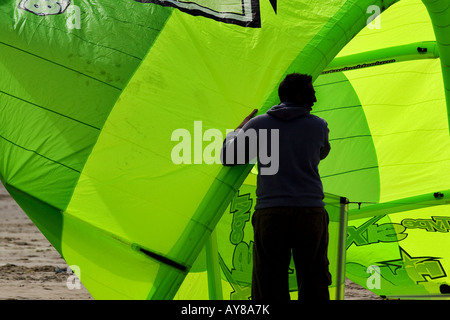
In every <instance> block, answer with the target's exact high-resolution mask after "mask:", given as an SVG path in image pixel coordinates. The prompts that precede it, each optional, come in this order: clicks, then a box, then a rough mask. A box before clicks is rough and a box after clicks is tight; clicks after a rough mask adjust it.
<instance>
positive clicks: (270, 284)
mask: <svg viewBox="0 0 450 320" xmlns="http://www.w3.org/2000/svg"><path fill="white" fill-rule="evenodd" d="M278 95H279V98H280V101H281V103H280V104H279V105H276V106H274V107H272V108H271V109H270V110H268V111H267V113H266V114H262V115H259V116H256V117H254V118H252V116H253V114H254V112H255V110H254V111H253V112H252V114H250V115H249V116H248V117H247V118H246V119H245V120H244V121H243V122H242V124H241V125H240V126H239V127H238V128H237V131H238V132H237V134H236V133H234V134H232V135H228V136H227V139H226V140H225V143H224V146H223V149H222V157H223V158H222V163H224V165H236V164H239V163H237V162H236V159H237V157H236V154H237V156H239V152H245V153H246V162H249V161H251V158H252V156H251V155H248V153H249V150H251V149H252V146H251V144H252V143H253V144H255V141H252V140H251V139H249V140H250V141H249V142H248V143H247V145H246V148H245V149H243V150H240V149H239V148H236V146H237V145H238V143H236V141H238V140H239V139H240V138H242V137H243V136H245V134H246V132H249V131H252V130H254V131H256V132H257V133H258V135H257V136H258V142H257V150H258V151H257V154H258V155H259V157H258V162H257V163H258V171H259V174H258V178H257V190H256V196H257V200H256V206H255V213H254V215H253V217H252V224H253V227H254V247H253V278H252V299H253V300H257V299H289V298H290V295H289V284H288V268H289V264H290V260H291V252H292V256H293V259H294V263H295V268H296V271H297V283H298V287H299V297H298V298H299V300H313V299H314V300H318V299H320V300H328V299H329V293H328V286H329V285H330V284H331V275H330V273H329V271H328V265H329V262H328V257H327V247H328V214H327V212H326V211H325V209H324V205H325V204H324V202H323V198H324V194H323V187H322V182H321V179H320V176H319V170H318V165H319V162H320V160H322V159H324V158H325V157H326V156H327V155H328V153H329V151H330V144H329V142H328V132H329V130H328V126H327V123H326V122H325V120H323V119H321V118H319V117H317V116H314V115H311V114H310V111H311V110H312V106H313V105H314V103H315V102H316V101H317V100H316V96H315V91H314V88H313V85H312V78H311V76H308V75H303V74H298V73H293V74H289V75H287V76H286V78H285V79H284V80H283V81H282V82H281V84H280V86H279V88H278ZM261 129H266V130H267V132H269V131H276V132H277V133H278V134H277V135H272V134H269V135H268V136H267V139H265V140H266V141H265V143H266V144H267V145H266V146H265V147H264V145H261V138H262V135H261V132H266V131H261ZM274 137H277V138H278V141H276V145H274V141H273V139H274ZM271 139H272V141H270V140H271ZM253 147H254V146H253ZM262 147H264V148H266V149H267V150H269V152H271V153H274V152H278V155H277V157H276V158H277V161H278V164H277V170H276V172H273V170H271V171H268V172H269V174H264V173H263V171H262V170H263V169H264V168H267V166H268V164H267V163H262V161H261V160H260V158H261V155H260V152H261V148H262ZM238 149H239V150H238ZM241 149H242V148H241ZM230 152H231V153H236V154H235V155H234V158H233V157H230V158H232V161H231V162H229V161H230V159H229V158H227V154H229V153H230ZM271 155H272V156H273V154H271ZM241 163H242V162H241Z"/></svg>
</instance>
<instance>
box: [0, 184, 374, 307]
mask: <svg viewBox="0 0 450 320" xmlns="http://www.w3.org/2000/svg"><path fill="white" fill-rule="evenodd" d="M0 221H1V223H0V299H1V300H11V299H12V300H30V299H31V300H92V299H93V298H92V296H91V295H90V294H89V292H88V291H87V290H86V288H85V287H84V286H83V285H82V284H81V285H80V286H79V288H77V287H75V288H71V289H70V288H69V287H70V285H69V286H68V285H67V284H68V282H69V284H70V283H72V284H74V283H75V281H76V279H75V280H73V282H71V280H72V279H73V277H74V276H73V275H72V273H71V272H70V270H68V269H67V268H68V266H67V264H66V262H65V261H64V259H62V258H61V256H60V255H59V253H58V252H57V251H56V250H55V249H54V248H53V246H52V245H51V244H50V243H49V242H48V241H47V239H46V238H45V237H44V236H43V235H42V233H41V232H40V231H39V230H38V229H37V227H36V226H35V225H34V224H33V222H31V220H30V219H29V218H28V216H27V215H26V214H25V213H24V212H23V211H22V209H21V208H20V207H19V206H18V205H17V204H16V202H15V201H14V200H13V199H12V198H11V197H10V196H9V194H8V192H7V191H6V190H5V189H4V187H3V185H1V184H0ZM345 299H346V300H379V299H380V298H379V297H378V296H377V295H375V294H373V293H372V292H370V291H368V290H366V289H364V288H362V287H360V286H359V285H357V284H355V283H353V282H351V281H350V280H348V279H347V280H346V287H345Z"/></svg>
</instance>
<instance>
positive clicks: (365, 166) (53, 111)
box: [0, 0, 450, 299]
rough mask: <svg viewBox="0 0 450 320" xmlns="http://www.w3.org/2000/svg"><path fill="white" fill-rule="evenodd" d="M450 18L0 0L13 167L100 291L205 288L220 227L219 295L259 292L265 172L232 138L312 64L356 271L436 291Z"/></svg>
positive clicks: (304, 5) (447, 150)
mask: <svg viewBox="0 0 450 320" xmlns="http://www.w3.org/2000/svg"><path fill="white" fill-rule="evenodd" d="M378 14H381V15H379V16H378V17H377V18H375V16H377V15H378ZM373 18H375V20H374V21H372V22H370V21H371V20H372V19H373ZM449 21H450V6H449V3H448V1H447V0H433V1H431V0H423V1H419V0H401V1H394V0H391V1H381V0H378V1H373V0H370V1H369V0H358V1H356V0H335V1H304V0H292V1H283V0H280V1H273V0H272V1H269V0H220V1H211V0H201V1H200V0H197V1H175V0H122V1H117V0H99V1H95V2H93V1H87V0H59V1H56V0H0V120H1V123H2V125H1V126H0V179H1V181H2V183H3V184H4V185H5V187H6V188H7V189H8V191H9V192H10V194H11V195H12V196H13V197H14V199H15V200H16V201H17V203H18V204H19V205H20V206H21V207H22V208H23V209H24V211H25V212H26V213H27V214H28V216H29V217H30V218H31V220H33V222H34V223H35V224H36V225H37V226H38V228H39V229H40V230H41V231H42V233H43V234H44V235H45V236H46V237H47V238H48V240H49V241H50V242H51V243H52V245H53V246H54V247H55V248H56V249H57V250H58V252H59V253H60V254H61V255H62V257H63V258H64V259H65V260H66V261H67V263H68V264H69V265H77V266H78V267H79V270H80V272H79V274H78V275H79V277H80V278H81V281H82V282H83V284H84V285H85V286H86V288H87V289H88V290H89V292H90V293H91V294H92V295H93V297H94V298H96V299H172V298H178V299H196V298H199V299H203V298H208V296H207V295H206V296H205V293H204V292H203V291H202V290H197V289H196V288H198V287H199V286H200V287H206V285H205V281H206V280H205V279H204V278H205V277H204V275H205V272H206V271H205V270H206V267H205V266H204V264H205V263H203V262H204V258H205V256H204V254H203V251H202V249H203V248H204V246H205V243H206V244H208V243H209V241H210V240H209V239H210V235H211V233H212V231H213V230H215V229H216V227H217V229H216V230H217V250H218V252H219V257H218V258H219V265H220V268H221V270H222V271H221V272H222V273H221V275H222V280H221V281H219V282H220V283H219V284H220V285H221V286H222V288H223V298H227V299H235V298H238V299H247V298H249V295H248V291H246V290H248V288H247V287H248V266H249V265H250V262H251V250H247V251H245V250H244V249H245V246H247V248H249V245H250V243H251V240H252V239H251V224H250V223H249V221H250V215H251V213H252V202H251V201H253V203H254V181H255V175H254V174H253V173H250V172H251V170H252V167H251V165H242V166H236V167H223V166H222V165H221V164H220V163H219V161H217V160H218V154H217V147H218V148H220V146H221V144H222V140H221V139H219V138H220V137H224V135H225V133H226V130H227V129H233V128H235V127H236V126H237V125H238V124H239V123H240V122H241V121H242V119H243V118H244V117H245V116H246V115H247V114H249V113H250V111H251V110H253V109H254V108H257V109H259V113H264V112H265V111H266V110H268V109H269V108H270V107H271V106H272V105H274V104H277V103H278V97H277V87H278V84H279V82H280V81H281V79H283V77H284V76H285V75H286V74H288V73H290V72H302V73H308V74H311V75H312V76H313V78H314V86H315V88H316V91H317V97H318V102H317V103H316V105H315V106H314V108H313V113H314V114H317V115H319V116H320V117H323V118H324V119H325V120H326V121H327V122H328V124H329V128H330V142H331V146H332V151H331V153H330V156H329V157H328V158H327V159H325V160H324V161H323V162H322V163H321V165H320V173H321V176H322V179H323V183H324V188H325V191H326V193H327V195H328V196H327V198H326V200H327V199H328V200H329V202H327V205H328V206H330V208H331V207H333V206H334V207H335V208H337V209H336V210H337V212H339V201H337V200H336V199H343V198H340V197H345V198H346V199H348V200H349V201H350V204H349V206H348V210H349V211H348V220H349V221H348V230H347V241H346V252H347V254H346V259H347V263H346V276H347V277H348V278H350V279H351V280H353V281H355V282H357V283H359V284H361V285H362V286H364V287H366V288H368V289H370V290H372V291H373V292H375V293H376V294H378V295H382V296H389V297H391V296H405V295H407V296H413V297H427V298H431V297H439V298H442V297H444V296H445V295H444V293H445V292H446V290H447V288H448V286H449V285H450V279H449V277H448V275H449V272H450V255H449V253H448V249H447V248H448V246H449V245H450V238H449V237H450V236H449V234H450V233H449V232H448V231H449V230H450V206H449V200H448V199H449V192H450V170H449V168H450V139H449V114H450V113H449V110H450V25H449V23H448V22H449ZM182 147H186V148H182ZM174 148H175V149H174ZM177 148H179V149H177ZM181 149H182V150H181ZM174 150H178V151H180V152H175V153H174ZM189 152H190V153H189ZM174 154H175V158H174ZM244 194H247V195H248V196H246V197H244V198H240V197H242V196H243V195H244ZM333 195H337V197H336V196H333ZM244 200H245V201H244ZM249 201H250V202H249ZM336 201H337V202H336ZM346 205H347V204H346ZM238 209H239V210H238ZM244 209H245V210H244ZM330 210H331V209H330ZM238 213H239V215H240V216H238ZM331 215H333V214H331ZM334 217H336V219H335V222H336V223H337V225H336V226H331V225H330V232H331V231H333V235H336V238H335V239H338V238H339V232H338V231H337V230H338V229H339V230H342V229H341V228H342V227H343V226H344V227H347V223H346V221H344V220H342V219H341V218H340V217H339V216H336V215H334ZM239 219H241V220H239ZM239 221H240V222H239ZM238 222H239V223H241V224H240V225H239V224H238V225H237V224H236V223H238ZM230 228H231V229H230ZM235 228H237V229H235ZM333 228H334V229H333ZM331 229H333V230H331ZM236 232H237V233H236ZM244 234H245V235H244ZM341 235H342V233H341ZM344 236H345V234H344ZM330 245H331V244H330ZM332 245H333V246H334V247H333V248H335V249H336V248H337V249H336V250H338V247H339V246H337V247H336V243H333V244H332ZM330 248H331V247H330ZM333 250H334V249H333ZM333 250H331V249H330V252H334V251H333ZM236 252H237V253H240V255H237V254H236ZM343 252H345V250H344V251H343ZM343 252H341V253H340V254H337V253H336V255H337V256H336V257H335V258H336V259H337V260H336V261H340V260H339V259H342V258H343V256H342V253H343ZM334 254H335V253H330V255H334ZM243 257H245V259H247V260H246V263H245V264H243V263H242V261H244V260H242V259H244V258H243ZM216 258H217V257H216ZM227 259H228V260H227ZM238 265H239V266H241V269H239V267H238ZM233 268H234V269H233ZM242 268H244V269H245V270H244V269H242ZM233 270H238V271H235V272H234V275H239V276H238V277H237V278H236V277H233V272H232V271H233ZM377 276H379V277H377ZM185 279H186V281H184V280H185ZM290 280H292V279H290ZM341 280H342V279H341ZM183 281H184V282H183ZM294 282H295V281H293V282H292V283H294ZM236 288H240V289H239V290H240V291H239V292H238V291H237V289H236ZM246 288H247V289H246ZM297 289H298V288H294V287H293V288H292V290H293V291H295V290H297Z"/></svg>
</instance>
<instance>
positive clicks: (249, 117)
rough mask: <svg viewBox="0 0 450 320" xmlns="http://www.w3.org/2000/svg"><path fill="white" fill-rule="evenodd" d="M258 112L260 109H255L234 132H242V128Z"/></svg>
mask: <svg viewBox="0 0 450 320" xmlns="http://www.w3.org/2000/svg"><path fill="white" fill-rule="evenodd" d="M257 112H258V109H254V110H253V111H252V112H251V113H250V114H249V115H248V116H247V117H246V118H245V119H244V120H243V121H242V123H241V124H240V125H239V126H238V127H237V128H236V130H234V131H238V130H241V128H242V127H243V126H244V125H245V124H246V123H247V122H248V121H249V120H250V119H251V118H253V116H254V115H255V114H256V113H257Z"/></svg>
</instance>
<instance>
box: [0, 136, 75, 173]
mask: <svg viewBox="0 0 450 320" xmlns="http://www.w3.org/2000/svg"><path fill="white" fill-rule="evenodd" d="M0 138H2V139H3V140H5V141H7V142H9V143H11V144H12V145H14V146H16V147H19V148H21V149H23V150H25V151H28V152H33V153H34V154H36V155H38V156H40V157H42V158H44V159H46V160H48V161H51V162H54V163H56V164H59V165H61V166H63V167H66V168H67V169H70V170H72V171H75V172H77V173H81V172H80V171H79V170H77V169H75V168H72V167H70V166H68V165H66V164H64V163H61V162H59V161H57V160H53V159H51V158H48V157H46V156H44V155H43V154H40V153H39V152H37V151H35V150H32V149H28V148H25V147H23V146H21V145H19V144H17V143H15V142H13V141H11V140H9V139H7V138H5V137H3V136H2V135H0Z"/></svg>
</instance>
